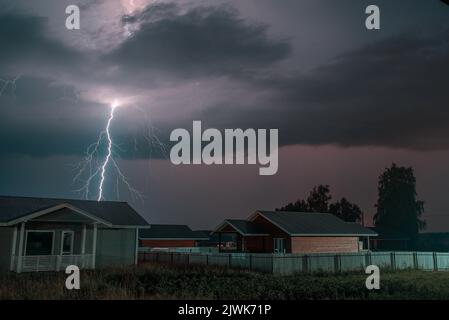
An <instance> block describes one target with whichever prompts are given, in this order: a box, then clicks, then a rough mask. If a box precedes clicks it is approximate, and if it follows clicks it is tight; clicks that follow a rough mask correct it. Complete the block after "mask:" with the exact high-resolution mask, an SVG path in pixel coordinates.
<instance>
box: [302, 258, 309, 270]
mask: <svg viewBox="0 0 449 320" xmlns="http://www.w3.org/2000/svg"><path fill="white" fill-rule="evenodd" d="M302 269H303V270H304V272H305V273H307V272H309V261H308V257H307V255H305V256H302Z"/></svg>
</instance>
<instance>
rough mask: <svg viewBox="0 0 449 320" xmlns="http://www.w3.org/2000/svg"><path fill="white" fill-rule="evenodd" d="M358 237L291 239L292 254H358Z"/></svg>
mask: <svg viewBox="0 0 449 320" xmlns="http://www.w3.org/2000/svg"><path fill="white" fill-rule="evenodd" d="M358 241H359V239H358V237H292V238H291V247H292V253H333V252H358V251H359V242H358Z"/></svg>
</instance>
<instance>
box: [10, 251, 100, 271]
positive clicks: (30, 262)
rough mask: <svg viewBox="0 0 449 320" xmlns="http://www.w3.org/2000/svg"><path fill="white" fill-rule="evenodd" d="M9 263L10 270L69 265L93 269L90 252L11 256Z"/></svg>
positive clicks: (34, 269) (48, 269)
mask: <svg viewBox="0 0 449 320" xmlns="http://www.w3.org/2000/svg"><path fill="white" fill-rule="evenodd" d="M11 265H12V270H19V268H20V270H21V272H39V271H61V270H64V269H65V268H67V267H68V266H70V265H76V266H78V267H79V268H80V269H93V268H94V259H93V255H92V254H80V255H38V256H13V257H12V262H11Z"/></svg>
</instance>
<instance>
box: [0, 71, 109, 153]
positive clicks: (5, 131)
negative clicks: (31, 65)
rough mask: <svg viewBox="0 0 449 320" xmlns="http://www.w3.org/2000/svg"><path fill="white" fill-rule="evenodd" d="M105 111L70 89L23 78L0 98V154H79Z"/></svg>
mask: <svg viewBox="0 0 449 320" xmlns="http://www.w3.org/2000/svg"><path fill="white" fill-rule="evenodd" d="M107 110H108V109H107V108H106V107H105V106H103V105H100V104H98V103H93V102H88V101H84V100H82V99H80V98H79V96H78V93H77V92H76V90H75V89H74V88H73V87H70V86H63V85H58V84H55V83H53V82H52V81H50V80H47V79H41V78H32V77H25V76H24V77H22V78H21V79H20V82H19V85H17V87H16V89H15V90H12V89H11V88H8V90H5V91H4V92H3V95H2V97H0V113H1V117H0V140H1V145H2V147H1V148H0V153H3V154H28V155H40V156H43V155H53V154H81V153H82V152H83V150H85V148H86V146H88V145H89V144H91V143H92V141H93V140H95V139H96V137H97V136H98V133H99V130H98V126H99V125H102V122H103V121H104V117H105V115H106V112H107Z"/></svg>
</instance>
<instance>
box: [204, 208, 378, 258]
mask: <svg viewBox="0 0 449 320" xmlns="http://www.w3.org/2000/svg"><path fill="white" fill-rule="evenodd" d="M213 232H214V233H215V234H218V236H219V238H221V236H222V235H223V234H234V235H235V239H236V250H237V251H240V252H254V253H270V252H274V253H334V252H358V251H360V250H361V249H362V248H361V241H360V240H361V239H362V238H369V237H374V236H376V235H377V234H376V232H374V231H372V230H370V229H368V228H365V227H363V226H361V225H359V224H357V223H348V222H345V221H343V220H341V219H339V218H337V217H336V216H334V215H332V214H329V213H304V212H282V211H262V210H259V211H256V212H255V213H254V214H252V215H251V216H250V217H249V218H248V219H246V220H236V219H227V220H225V221H223V222H222V223H221V224H220V225H219V226H218V227H217V228H216V229H215V230H214V231H213ZM367 243H369V241H367Z"/></svg>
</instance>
